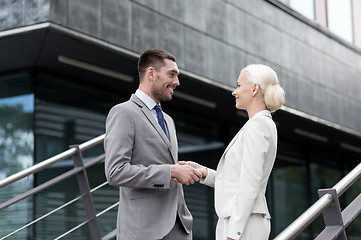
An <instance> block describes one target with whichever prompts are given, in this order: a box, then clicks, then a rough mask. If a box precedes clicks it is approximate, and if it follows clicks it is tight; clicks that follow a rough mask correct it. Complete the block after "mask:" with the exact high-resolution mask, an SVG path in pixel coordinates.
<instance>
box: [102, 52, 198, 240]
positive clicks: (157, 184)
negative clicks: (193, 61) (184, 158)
mask: <svg viewBox="0 0 361 240" xmlns="http://www.w3.org/2000/svg"><path fill="white" fill-rule="evenodd" d="M138 72H139V87H138V89H137V91H136V92H135V94H133V95H132V96H131V98H130V100H129V101H127V102H124V103H121V104H118V105H116V106H114V107H113V108H112V109H111V110H110V112H109V114H108V117H107V120H106V135H105V140H104V149H105V156H106V157H105V174H106V177H107V179H108V181H109V184H110V185H113V186H118V187H119V191H120V200H119V209H118V221H117V239H120V240H125V239H126V240H133V239H139V240H150V239H171V240H178V239H179V240H184V239H192V216H191V214H190V212H189V210H188V209H187V207H186V205H185V201H184V196H183V189H182V185H181V184H178V183H182V184H187V185H189V184H193V183H194V181H198V180H199V178H200V177H202V175H201V173H200V172H199V171H197V170H195V169H194V168H193V167H191V166H189V165H180V164H178V155H177V151H178V144H177V137H176V131H175V126H174V122H173V119H172V118H171V117H170V116H168V115H167V114H165V113H163V112H162V111H161V110H159V109H160V102H162V101H169V100H171V99H172V95H173V91H174V89H175V88H176V87H177V86H179V85H180V83H179V79H178V75H179V69H178V67H177V64H176V62H175V57H174V56H173V55H172V54H170V53H168V52H166V51H164V50H162V49H150V50H148V51H145V52H144V53H143V54H142V55H141V56H140V58H139V61H138Z"/></svg>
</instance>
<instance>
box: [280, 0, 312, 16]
mask: <svg viewBox="0 0 361 240" xmlns="http://www.w3.org/2000/svg"><path fill="white" fill-rule="evenodd" d="M279 2H282V3H283V4H285V5H287V6H289V7H290V8H292V9H293V10H295V11H297V12H299V13H301V14H302V15H304V16H305V17H308V18H309V19H312V20H315V1H314V0H279Z"/></svg>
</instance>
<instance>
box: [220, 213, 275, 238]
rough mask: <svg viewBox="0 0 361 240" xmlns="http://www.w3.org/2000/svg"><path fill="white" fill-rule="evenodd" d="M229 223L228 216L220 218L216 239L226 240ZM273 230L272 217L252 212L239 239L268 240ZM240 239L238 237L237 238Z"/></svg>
mask: <svg viewBox="0 0 361 240" xmlns="http://www.w3.org/2000/svg"><path fill="white" fill-rule="evenodd" d="M228 225H229V217H228V218H219V219H218V223H217V228H216V240H226V239H227V230H228ZM270 232H271V222H270V219H268V218H264V217H263V215H262V214H251V216H250V217H249V219H248V222H247V225H246V228H245V229H244V232H243V234H242V236H241V238H240V239H239V240H255V239H257V240H267V239H268V238H269V235H270ZM237 240H238V239H237Z"/></svg>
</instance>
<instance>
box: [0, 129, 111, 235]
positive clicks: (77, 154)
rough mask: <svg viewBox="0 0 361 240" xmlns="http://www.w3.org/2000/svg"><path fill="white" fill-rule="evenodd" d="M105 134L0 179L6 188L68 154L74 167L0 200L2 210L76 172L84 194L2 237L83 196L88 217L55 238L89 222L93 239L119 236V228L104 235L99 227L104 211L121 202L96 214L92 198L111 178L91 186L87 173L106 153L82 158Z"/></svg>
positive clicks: (12, 233)
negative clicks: (87, 158)
mask: <svg viewBox="0 0 361 240" xmlns="http://www.w3.org/2000/svg"><path fill="white" fill-rule="evenodd" d="M104 137H105V134H103V135H101V136H98V137H96V138H94V139H91V140H89V141H87V142H85V143H83V144H80V145H74V146H70V149H69V150H67V151H65V152H62V153H60V154H58V155H56V156H54V157H51V158H49V159H46V160H44V161H42V162H40V163H38V164H36V165H34V166H31V167H29V168H27V169H25V170H23V171H20V172H18V173H16V174H14V175H12V176H9V177H7V178H5V179H3V180H1V181H0V188H3V187H5V186H7V185H9V184H12V183H14V182H16V181H18V180H20V179H22V178H25V177H27V176H29V175H31V174H35V173H37V172H39V171H41V170H43V169H45V168H48V167H50V166H52V165H54V164H55V163H58V162H60V161H62V160H65V159H68V158H72V160H73V163H74V168H72V169H71V170H69V171H67V172H65V173H63V174H61V175H59V176H57V177H55V178H52V179H50V180H49V181H47V182H45V183H42V184H41V185H38V186H36V187H34V188H32V189H30V190H29V191H27V192H25V193H22V194H20V195H18V196H16V197H14V198H12V199H10V200H8V201H6V202H4V203H1V204H0V211H1V210H3V209H5V208H7V207H9V206H11V205H13V204H15V203H17V202H19V201H20V200H23V199H25V198H27V197H30V196H33V195H34V194H37V193H39V192H41V191H43V190H44V189H46V188H48V187H50V186H52V185H54V184H56V183H59V182H61V181H63V180H65V179H67V178H69V177H71V176H74V175H75V176H76V177H77V181H78V185H79V189H80V194H81V195H80V196H78V197H76V198H74V199H72V200H70V201H68V202H67V203H65V204H63V205H62V206H59V207H57V208H56V209H54V210H52V211H50V212H48V213H46V214H44V215H42V216H40V217H39V218H37V219H35V220H33V221H31V222H29V223H27V224H25V225H24V226H22V227H20V228H18V229H16V230H14V231H13V232H11V233H9V234H7V235H6V236H3V237H1V236H0V240H3V239H7V238H9V237H11V236H13V235H14V234H16V233H18V232H19V231H21V230H23V229H25V228H27V227H30V226H32V225H33V224H35V223H37V222H39V221H41V220H43V219H44V218H46V217H48V216H50V215H52V214H54V213H55V212H57V211H59V210H61V209H63V208H65V207H67V206H69V205H70V204H72V203H74V202H76V201H78V200H80V199H82V200H83V204H84V207H85V212H86V217H87V219H86V220H85V221H83V222H82V223H80V224H78V225H77V226H74V227H73V228H72V229H69V230H68V231H66V232H65V233H63V234H61V235H60V236H58V237H57V238H55V239H61V238H63V237H65V236H67V235H69V234H70V233H72V232H74V231H75V230H77V229H79V228H80V227H82V226H84V225H86V224H88V226H89V230H90V235H91V237H92V239H94V240H95V239H96V240H99V239H103V240H106V239H110V238H112V237H114V236H115V230H113V231H111V232H110V233H108V234H106V235H105V236H103V237H101V234H100V227H99V223H98V220H97V218H98V217H99V216H101V215H103V214H104V213H106V212H108V211H110V210H111V209H113V208H114V207H116V206H117V205H118V202H116V203H114V204H112V205H111V206H109V207H107V208H106V209H104V210H103V211H101V212H99V213H98V214H96V212H95V207H94V202H93V199H92V193H93V192H95V191H96V190H98V189H100V188H102V187H104V186H106V185H107V183H108V182H104V183H102V184H100V185H98V186H97V187H95V188H93V189H90V186H89V181H88V178H87V174H86V169H87V168H89V167H90V166H93V165H95V164H97V163H99V162H101V161H103V160H104V157H105V155H104V154H102V155H100V156H98V157H95V158H93V159H91V160H89V161H87V162H86V163H84V162H83V158H82V154H81V153H82V152H83V151H85V150H88V149H90V148H92V147H94V146H96V145H98V144H101V143H102V142H103V141H104Z"/></svg>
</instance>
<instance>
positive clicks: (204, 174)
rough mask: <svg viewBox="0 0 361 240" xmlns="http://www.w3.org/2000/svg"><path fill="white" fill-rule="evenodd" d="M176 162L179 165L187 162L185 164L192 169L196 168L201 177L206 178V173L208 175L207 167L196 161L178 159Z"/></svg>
mask: <svg viewBox="0 0 361 240" xmlns="http://www.w3.org/2000/svg"><path fill="white" fill-rule="evenodd" d="M178 163H179V164H180V165H185V164H187V165H189V166H191V167H193V168H194V169H196V170H198V171H199V172H201V173H202V177H203V178H206V177H207V175H208V170H207V168H206V167H204V166H202V165H200V164H198V163H196V162H192V161H180V162H178Z"/></svg>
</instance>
